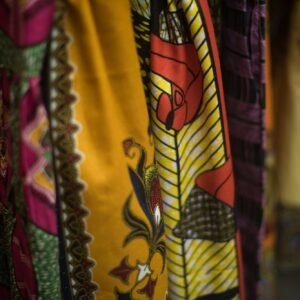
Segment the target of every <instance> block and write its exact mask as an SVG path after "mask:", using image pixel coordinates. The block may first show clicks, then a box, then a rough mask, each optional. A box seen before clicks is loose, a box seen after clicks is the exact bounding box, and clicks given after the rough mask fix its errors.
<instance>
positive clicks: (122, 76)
mask: <svg viewBox="0 0 300 300" xmlns="http://www.w3.org/2000/svg"><path fill="white" fill-rule="evenodd" d="M217 2H218V1H215V2H214V1H210V5H211V7H218V4H217ZM0 14H1V15H0V28H1V31H0V54H1V55H0V64H1V69H0V79H1V99H0V124H1V131H0V195H1V199H0V223H1V228H3V229H2V230H3V234H1V236H0V298H1V299H4V300H10V299H12V300H14V299H47V300H48V299H50V300H51V299H53V300H54V299H75V300H77V299H80V300H82V299H104V300H110V299H118V300H126V299H136V300H144V299H145V300H146V299H147V300H163V299H171V300H173V299H174V300H175V299H176V300H177V299H178V300H180V299H186V300H201V299H203V300H205V299H207V300H208V299H212V300H216V299H222V300H232V299H235V300H236V299H244V283H243V263H242V255H241V249H240V240H241V237H240V231H239V229H238V224H237V223H236V204H235V203H236V202H235V178H234V175H233V174H234V173H233V161H232V153H231V148H230V142H229V130H228V125H227V114H226V107H225V99H224V91H223V82H222V72H221V67H220V61H219V54H218V46H217V40H216V38H215V29H214V28H216V30H217V33H218V34H217V35H218V37H219V38H218V42H219V43H220V42H221V39H220V37H221V36H220V33H221V31H220V24H221V19H220V18H219V16H220V11H218V13H217V12H215V14H214V21H213V20H212V17H211V11H210V7H209V4H208V2H207V0H167V1H160V0H151V1H150V0H131V1H118V2H117V3H116V2H115V1H105V0H99V1H91V0H84V1H77V0H56V1H51V0H28V1H17V0H16V1H4V0H2V1H1V0H0ZM5 18H6V19H5ZM214 26H215V27H214Z"/></svg>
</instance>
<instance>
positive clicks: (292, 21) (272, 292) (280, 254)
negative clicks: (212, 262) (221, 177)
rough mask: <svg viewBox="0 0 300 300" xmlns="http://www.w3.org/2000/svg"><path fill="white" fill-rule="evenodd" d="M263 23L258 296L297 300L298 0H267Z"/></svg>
mask: <svg viewBox="0 0 300 300" xmlns="http://www.w3.org/2000/svg"><path fill="white" fill-rule="evenodd" d="M266 24H267V25H266V26H267V30H266V32H267V36H266V57H267V60H266V61H267V66H266V70H267V72H266V159H265V165H266V186H265V201H266V202H265V212H264V224H265V225H264V237H263V249H262V268H261V272H262V285H261V288H262V299H265V300H269V299H278V300H298V299H300V173H299V169H300V156H299V154H300V153H299V151H300V1H295V0H293V1H283V0H272V1H269V3H268V6H267V22H266ZM268 58H269V59H268Z"/></svg>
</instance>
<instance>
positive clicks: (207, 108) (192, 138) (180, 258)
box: [150, 0, 238, 299]
mask: <svg viewBox="0 0 300 300" xmlns="http://www.w3.org/2000/svg"><path fill="white" fill-rule="evenodd" d="M180 3H181V5H182V9H183V10H184V11H185V14H186V17H187V20H188V22H189V30H190V33H191V36H193V38H194V43H195V47H196V49H197V53H198V57H199V61H200V63H201V68H202V72H203V74H205V76H204V81H203V91H204V93H203V98H202V101H203V103H202V106H201V109H200V111H199V113H198V115H197V117H196V118H195V120H194V121H193V122H192V123H191V124H188V125H186V126H184V127H183V128H182V129H181V130H180V131H179V132H178V133H176V132H175V131H174V130H166V127H165V125H164V124H163V123H161V122H160V121H159V120H158V119H157V117H156V109H157V103H158V99H159V97H160V95H161V94H162V93H163V92H164V93H167V94H169V95H171V83H170V82H168V81H167V80H166V79H164V78H163V77H161V76H159V74H155V73H153V72H152V73H151V74H150V78H151V112H150V113H151V119H152V131H153V135H154V139H155V148H156V160H157V164H158V170H159V173H160V183H161V189H162V196H163V201H164V220H165V224H166V244H167V254H168V255H167V259H168V271H169V297H170V299H195V298H196V297H199V296H203V295H207V294H210V293H220V292H224V291H226V290H228V289H230V288H233V287H236V286H237V285H238V274H237V272H238V271H237V259H236V250H235V242H234V241H233V240H232V241H230V242H227V243H214V242H211V241H204V240H200V239H198V240H181V239H179V238H177V237H175V236H174V235H173V233H172V230H173V228H174V227H175V226H176V224H177V222H178V221H179V219H180V213H181V210H182V208H183V206H184V204H185V203H186V201H187V199H188V195H189V194H190V192H191V190H192V188H193V186H194V185H195V179H196V177H197V176H198V175H199V174H201V173H203V172H205V171H208V170H211V169H212V168H216V167H219V166H221V165H223V164H224V163H225V161H226V157H225V147H224V136H223V131H222V121H221V115H220V114H221V112H220V108H219V98H218V97H219V96H218V93H217V86H216V78H215V74H214V69H213V67H212V59H213V58H212V56H211V54H210V52H209V48H208V43H207V41H206V33H205V28H204V26H203V23H202V18H201V15H200V13H199V11H198V7H197V4H196V2H195V0H187V1H184V0H183V1H181V2H180ZM175 5H178V1H174V0H170V1H169V9H172V10H174V9H175ZM199 92H200V91H199ZM236 299H237V298H236Z"/></svg>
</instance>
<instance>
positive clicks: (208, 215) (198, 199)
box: [174, 187, 235, 242]
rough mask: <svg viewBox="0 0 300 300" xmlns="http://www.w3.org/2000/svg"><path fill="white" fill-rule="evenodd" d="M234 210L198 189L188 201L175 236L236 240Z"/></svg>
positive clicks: (211, 239) (194, 190)
mask: <svg viewBox="0 0 300 300" xmlns="http://www.w3.org/2000/svg"><path fill="white" fill-rule="evenodd" d="M234 223H235V222H234V215H233V209H232V208H231V207H229V206H227V205H226V204H224V203H223V202H221V201H219V200H217V199H216V198H214V197H212V196H211V195H209V194H207V193H206V192H204V191H202V190H201V189H200V188H198V187H194V188H193V190H192V191H191V194H190V196H189V199H188V200H187V202H186V204H185V207H184V209H183V213H182V215H181V218H180V221H179V223H178V224H177V226H176V227H175V229H174V235H175V236H177V237H180V238H182V239H205V240H210V241H214V242H224V241H228V240H230V239H232V238H234V234H235V224H234Z"/></svg>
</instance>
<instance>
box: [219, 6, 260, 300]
mask: <svg viewBox="0 0 300 300" xmlns="http://www.w3.org/2000/svg"><path fill="white" fill-rule="evenodd" d="M264 17H265V1H252V0H225V1H224V2H223V10H222V42H221V54H222V56H221V63H222V72H223V80H224V91H225V100H226V104H227V111H228V123H229V133H230V139H231V148H232V156H233V163H234V172H235V178H236V203H237V216H238V227H239V229H240V231H241V241H242V251H243V258H244V277H245V289H246V295H247V299H248V300H255V299H258V298H259V295H258V285H259V280H260V276H259V273H260V271H259V255H260V249H259V247H260V236H261V221H262V211H263V178H264V176H263V165H264V149H263V145H264V116H265V113H264V106H265V101H264V100H265V99H264V97H265V95H264V91H265V89H264V80H265V75H264V63H265V62H264V59H265V51H264V47H265V42H264V32H263V31H264Z"/></svg>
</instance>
